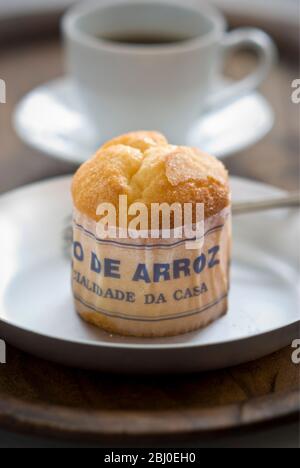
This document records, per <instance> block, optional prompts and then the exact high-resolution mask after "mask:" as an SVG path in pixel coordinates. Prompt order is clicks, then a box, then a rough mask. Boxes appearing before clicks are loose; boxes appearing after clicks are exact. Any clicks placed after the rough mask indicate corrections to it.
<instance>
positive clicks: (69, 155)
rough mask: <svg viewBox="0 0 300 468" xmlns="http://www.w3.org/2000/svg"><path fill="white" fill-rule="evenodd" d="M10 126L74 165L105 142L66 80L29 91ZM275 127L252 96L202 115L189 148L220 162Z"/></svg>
mask: <svg viewBox="0 0 300 468" xmlns="http://www.w3.org/2000/svg"><path fill="white" fill-rule="evenodd" d="M224 83H225V82H223V84H222V86H226V84H224ZM14 123H15V128H16V131H17V133H18V134H19V136H20V137H21V138H22V139H23V140H24V141H25V142H26V143H28V144H29V145H32V146H33V147H35V148H36V149H38V150H40V151H42V152H44V153H45V154H47V155H49V156H52V157H55V158H59V159H63V160H66V161H68V162H72V163H82V162H83V161H85V160H86V159H88V158H89V157H90V156H91V155H92V154H93V153H94V152H95V150H96V149H97V148H98V147H99V146H100V145H101V144H102V143H103V142H104V140H105V137H103V138H102V137H101V135H100V136H99V135H98V134H97V135H95V134H94V133H93V132H92V131H91V125H89V123H88V120H87V119H86V117H85V116H84V115H83V113H82V112H80V110H79V106H78V104H77V98H76V95H75V91H74V87H73V83H72V81H71V80H69V79H68V78H64V79H60V80H57V81H54V82H51V83H48V84H45V85H44V86H41V87H39V88H37V89H35V90H33V91H32V92H31V93H30V94H29V95H28V96H26V97H25V98H24V99H23V100H22V101H21V103H20V104H19V106H18V107H17V109H16V113H15V118H14ZM273 123H274V114H273V111H272V109H271V108H270V106H269V104H268V103H267V102H266V100H265V99H264V98H263V97H262V96H261V95H260V94H259V93H257V92H256V93H252V94H250V95H248V96H245V97H243V98H241V99H239V100H237V101H235V102H233V103H231V104H230V105H228V106H226V107H223V108H222V109H219V110H217V111H215V112H213V113H210V114H208V115H205V116H203V117H202V118H201V119H200V120H199V122H197V123H196V124H195V127H194V128H193V129H192V130H191V134H190V141H189V144H190V145H193V146H198V147H200V148H201V149H203V150H205V151H208V152H210V153H211V154H214V155H216V156H218V157H219V158H224V157H226V156H229V155H231V154H233V153H236V152H238V151H241V150H244V149H245V148H247V147H249V146H250V145H253V144H254V143H256V142H258V141H259V140H260V139H261V138H263V137H264V136H265V135H266V134H267V133H268V132H269V131H270V130H271V128H272V126H273ZM158 130H159V129H158Z"/></svg>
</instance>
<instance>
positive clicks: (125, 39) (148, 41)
mask: <svg viewBox="0 0 300 468" xmlns="http://www.w3.org/2000/svg"><path fill="white" fill-rule="evenodd" d="M99 39H102V40H103V39H104V40H106V41H109V42H114V43H118V44H125V45H137V46H138V45H140V46H159V45H168V44H177V43H178V42H182V41H186V40H187V39H188V38H186V37H179V36H168V35H166V36H165V35H163V34H159V35H154V34H149V35H147V34H141V33H140V34H122V35H121V34H120V35H116V36H109V37H99Z"/></svg>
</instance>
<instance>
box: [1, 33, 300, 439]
mask: <svg viewBox="0 0 300 468" xmlns="http://www.w3.org/2000/svg"><path fill="white" fill-rule="evenodd" d="M251 64H252V62H251V59H250V58H249V57H248V56H246V55H242V56H240V57H238V58H235V59H233V60H232V61H231V64H230V66H229V68H230V70H231V74H233V75H235V76H238V75H241V74H243V73H244V72H245V71H247V69H248V68H249V67H250V66H251ZM62 70H63V67H62V50H61V47H60V44H59V42H58V40H57V39H45V40H40V41H39V42H29V43H23V44H18V45H17V44H12V45H11V46H10V47H8V46H6V47H5V48H2V49H0V75H1V78H3V79H5V80H6V82H7V88H8V89H7V90H8V102H7V104H6V105H3V106H0V192H5V191H7V190H10V189H13V188H15V187H18V186H20V185H24V184H27V183H30V182H33V181H36V180H40V179H45V178H49V177H52V176H55V175H61V174H66V173H70V172H73V171H74V169H75V167H74V166H72V165H68V164H64V163H62V162H58V161H55V160H52V159H50V158H45V157H41V156H40V154H39V153H38V152H37V151H34V150H32V149H30V148H28V147H25V146H24V145H23V144H22V142H20V141H19V140H18V138H17V137H16V135H15V133H14V131H13V129H12V126H11V117H12V112H13V109H14V107H15V104H16V103H17V102H18V100H19V99H20V98H21V97H22V96H23V95H24V94H25V93H26V92H27V91H29V90H30V89H32V88H33V87H35V86H37V85H39V84H41V83H43V82H46V81H48V80H49V79H52V78H55V77H58V76H61V74H62ZM298 75H299V70H298V63H297V61H296V57H294V58H291V57H290V58H289V61H285V59H284V57H282V59H281V61H280V64H279V65H278V66H277V68H276V69H275V70H274V72H273V74H272V76H271V77H270V79H269V80H268V82H267V83H265V85H264V86H263V92H264V94H265V96H267V98H268V99H269V100H270V101H271V103H272V105H273V107H274V109H275V112H276V125H275V128H274V129H273V131H272V132H271V133H270V135H268V137H266V138H265V139H264V140H263V141H262V142H260V143H259V144H257V145H255V147H253V148H251V149H248V150H247V151H245V152H243V153H240V154H238V155H235V156H233V157H231V158H229V159H227V160H226V164H227V166H228V168H229V170H230V172H231V173H232V174H235V175H239V176H245V177H249V178H252V179H256V180H259V181H263V182H267V183H270V184H274V185H277V186H279V187H282V188H285V189H290V190H293V189H297V188H298V176H299V135H298V128H299V127H298V126H299V106H296V105H295V104H292V102H291V98H290V95H291V82H292V80H293V79H295V78H297V77H298ZM295 338H297V337H295ZM7 360H8V363H7V365H4V366H1V367H0V426H2V427H6V428H11V429H13V430H22V431H27V432H33V433H37V434H52V435H57V436H59V435H64V436H72V437H77V438H83V437H85V438H96V439H97V438H98V439H99V437H103V436H106V437H110V436H111V437H116V436H121V435H122V434H125V435H127V436H132V435H135V436H136V435H139V436H146V435H147V436H150V435H152V436H155V435H158V434H159V433H162V434H165V435H166V434H183V433H184V434H191V433H195V432H207V431H213V430H216V429H225V428H232V427H236V426H241V425H247V424H249V423H254V422H261V421H267V420H270V419H273V418H277V417H282V416H289V415H295V414H296V413H297V410H298V409H299V366H296V365H294V364H292V362H291V349H290V348H287V349H285V350H282V351H280V352H278V353H276V354H274V355H272V356H269V357H266V358H264V359H262V360H260V361H257V362H255V363H250V364H246V365H243V366H239V367H237V368H234V369H227V370H223V371H219V372H211V373H205V374H199V375H192V376H185V377H184V378H182V377H180V376H177V377H175V376H174V377H170V376H168V377H167V378H163V377H154V376H153V377H142V378H140V377H137V376H133V377H124V376H123V377H119V376H109V375H103V374H99V373H91V372H84V371H80V370H72V369H66V368H63V367H60V366H58V365H54V364H51V363H47V362H44V361H41V360H39V359H36V358H34V357H31V356H28V355H26V354H24V353H21V352H19V351H17V350H16V349H13V348H11V347H8V355H7Z"/></svg>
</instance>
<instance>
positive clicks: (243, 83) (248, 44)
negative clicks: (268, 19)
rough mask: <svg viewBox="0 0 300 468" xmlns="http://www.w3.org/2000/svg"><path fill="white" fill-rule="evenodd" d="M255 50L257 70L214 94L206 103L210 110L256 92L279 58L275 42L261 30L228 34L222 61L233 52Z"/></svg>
mask: <svg viewBox="0 0 300 468" xmlns="http://www.w3.org/2000/svg"><path fill="white" fill-rule="evenodd" d="M244 48H245V49H249V48H250V49H253V50H254V51H255V52H256V54H257V56H258V60H259V63H258V66H257V69H256V70H255V71H254V72H252V73H251V74H250V75H248V76H247V77H246V78H243V79H242V80H240V81H238V82H236V83H233V84H232V85H229V86H227V87H226V88H225V89H223V90H221V91H217V92H216V93H213V94H212V95H211V96H209V98H208V99H207V101H206V107H207V108H208V110H209V109H211V108H214V107H217V106H220V105H225V104H227V103H228V102H230V101H233V100H236V99H237V98H239V97H242V96H243V95H245V94H248V93H249V92H251V91H253V90H255V89H256V88H257V87H258V86H260V85H261V83H262V82H263V81H264V80H265V79H266V78H267V76H268V74H269V73H270V71H271V69H272V66H273V65H274V63H275V61H276V58H277V49H276V46H275V44H274V42H273V40H272V39H271V38H270V36H268V35H267V34H266V33H264V32H263V31H261V30H260V29H255V28H239V29H236V30H234V31H232V32H230V33H227V34H226V36H225V39H224V40H223V44H222V52H221V55H222V60H224V58H226V56H227V54H228V53H230V52H232V51H237V50H241V49H244Z"/></svg>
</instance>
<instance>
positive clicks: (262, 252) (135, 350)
mask: <svg viewBox="0 0 300 468" xmlns="http://www.w3.org/2000/svg"><path fill="white" fill-rule="evenodd" d="M232 186H233V192H234V198H235V199H240V198H244V199H252V198H254V197H257V196H259V197H260V196H270V195H273V194H277V193H281V192H280V191H278V190H277V189H274V188H272V187H268V186H265V185H261V184H257V183H253V182H250V181H247V180H243V179H236V178H234V179H232ZM69 189H70V178H58V179H54V180H52V181H49V182H44V183H39V184H36V185H33V186H30V187H28V188H24V189H19V190H17V191H15V192H12V193H10V194H7V195H4V196H2V197H0V245H1V246H2V251H1V261H0V336H1V337H2V338H4V339H6V340H7V341H8V342H9V343H12V344H13V345H15V346H17V347H19V348H21V349H22V350H25V351H28V352H30V353H33V354H36V355H38V356H41V357H43V358H45V359H48V360H53V361H57V362H60V363H63V364H67V365H72V366H78V367H84V368H93V369H99V370H103V371H112V372H140V373H145V372H158V373H159V372H164V373H167V372H192V371H201V370H208V369H216V368H222V367H228V366H233V365H236V364H240V363H243V362H246V361H250V360H253V359H257V358H259V357H261V356H263V355H266V354H269V353H271V352H274V351H276V350H278V349H280V348H282V347H284V346H286V345H289V344H291V342H292V340H293V339H295V338H297V337H298V333H297V332H298V329H299V290H298V275H299V264H298V239H299V227H300V226H299V213H298V212H296V211H295V210H294V211H288V210H286V211H278V212H274V213H272V214H271V213H269V214H267V213H261V214H253V215H247V216H241V217H238V218H235V223H234V261H233V270H232V289H231V294H230V310H229V313H228V315H227V316H226V317H224V318H222V319H220V320H218V321H217V322H215V323H214V324H212V325H210V326H209V327H208V328H206V329H204V330H200V331H197V332H194V333H189V334H186V335H182V336H179V337H174V338H164V339H153V340H151V339H136V338H125V337H120V336H112V335H109V334H107V333H106V332H103V331H101V330H99V329H97V328H94V327H93V326H90V325H88V324H86V323H84V322H82V321H81V320H80V319H79V318H78V316H77V315H76V313H75V311H74V308H73V304H72V295H71V281H70V278H71V271H70V270H71V268H70V264H69V263H70V262H69V261H68V260H67V258H66V256H65V255H64V254H63V250H64V249H63V247H64V245H63V240H62V233H63V229H64V227H65V223H66V218H67V217H68V215H70V212H71V201H70V196H69Z"/></svg>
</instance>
